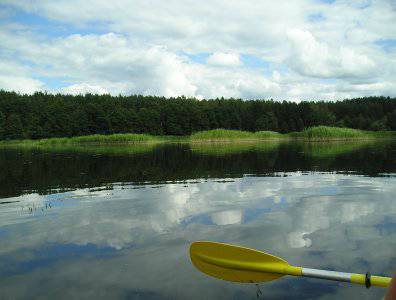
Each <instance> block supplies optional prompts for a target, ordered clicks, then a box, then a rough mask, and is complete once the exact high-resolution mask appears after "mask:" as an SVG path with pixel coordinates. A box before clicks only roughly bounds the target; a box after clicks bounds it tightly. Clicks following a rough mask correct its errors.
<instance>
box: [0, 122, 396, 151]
mask: <svg viewBox="0 0 396 300" xmlns="http://www.w3.org/2000/svg"><path fill="white" fill-rule="evenodd" d="M376 138H396V132H394V131H363V130H357V129H351V128H338V127H326V126H317V127H311V128H307V129H305V130H303V131H301V132H291V133H287V134H281V133H278V132H274V131H258V132H248V131H241V130H227V129H214V130H207V131H200V132H197V133H194V134H192V135H191V136H184V137H175V136H153V135H149V134H134V133H125V134H111V135H99V134H95V135H87V136H77V137H70V138H48V139H40V140H11V141H0V145H26V146H52V145H54V146H55V145H76V144H77V145H84V144H86V145H97V144H99V145H101V144H103V145H106V144H137V143H161V142H192V143H202V142H248V141H259V140H278V139H282V140H283V139H289V140H292V139H298V140H312V141H317V140H319V141H322V140H323V141H325V140H355V139H376Z"/></svg>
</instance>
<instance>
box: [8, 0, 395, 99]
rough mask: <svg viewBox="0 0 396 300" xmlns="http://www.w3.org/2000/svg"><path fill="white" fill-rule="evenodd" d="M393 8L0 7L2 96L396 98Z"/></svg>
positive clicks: (171, 0)
mask: <svg viewBox="0 0 396 300" xmlns="http://www.w3.org/2000/svg"><path fill="white" fill-rule="evenodd" d="M395 24H396V1H394V0H378V1H375V0H372V1H371V0H353V1H352V0H351V1H345V0H335V1H334V0H293V1H287V0H278V1H273V0H247V1H237V0H211V1H194V0H183V1H181V0H168V1H161V0H142V1H131V0H129V1H128V0H112V1H107V0H85V1H79V0H41V1H26V0H0V89H4V90H10V91H17V92H21V93H29V94H30V93H34V92H35V91H47V92H49V93H64V94H85V93H88V92H89V93H95V94H112V95H118V94H122V95H131V94H143V95H158V96H166V97H174V96H181V95H184V96H186V97H196V98H198V99H212V98H217V97H225V98H230V97H233V98H242V99H247V100H248V99H274V100H289V101H296V102H299V101H304V100H331V101H333V100H341V99H345V98H353V97H362V96H378V95H383V96H391V97H395V96H396V30H395V26H396V25H395Z"/></svg>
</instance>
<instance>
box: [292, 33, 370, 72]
mask: <svg viewBox="0 0 396 300" xmlns="http://www.w3.org/2000/svg"><path fill="white" fill-rule="evenodd" d="M287 36H288V39H289V42H290V44H291V51H290V54H289V55H290V56H289V58H288V60H287V61H288V64H289V65H290V66H291V67H292V68H293V69H295V70H296V71H297V72H299V73H300V74H302V75H306V76H312V77H323V78H343V77H368V76H369V75H372V73H374V72H375V71H376V67H377V66H376V64H375V63H374V61H372V60H371V59H369V58H368V57H367V56H366V55H362V54H358V53H357V52H356V51H355V50H353V49H351V48H348V47H343V46H341V47H330V46H329V45H328V44H326V43H323V42H319V41H317V39H316V38H315V37H314V36H313V35H312V33H311V32H309V31H305V30H300V29H292V30H289V31H288V33H287Z"/></svg>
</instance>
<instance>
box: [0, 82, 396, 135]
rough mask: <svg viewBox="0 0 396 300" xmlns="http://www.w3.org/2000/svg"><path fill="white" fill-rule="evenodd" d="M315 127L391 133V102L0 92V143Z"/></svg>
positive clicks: (395, 102) (395, 118) (394, 126)
mask: <svg viewBox="0 0 396 300" xmlns="http://www.w3.org/2000/svg"><path fill="white" fill-rule="evenodd" d="M317 125H326V126H337V127H348V128H356V129H363V130H374V131H378V130H396V98H390V97H364V98H356V99H347V100H342V101H336V102H323V101H304V102H300V103H294V102H288V101H283V102H279V101H273V100H251V101H244V100H241V99H224V98H221V99H212V100H197V99H194V98H186V97H177V98H164V97H156V96H142V95H132V96H121V95H120V96H111V95H92V94H86V95H78V96H72V95H62V94H49V93H42V92H37V93H35V94H32V95H22V94H18V93H15V92H7V91H3V90H1V91H0V140H14V139H40V138H50V137H72V136H82V135H89V134H112V133H146V134H151V135H176V136H181V135H190V134H191V133H194V132H197V131H202V130H209V129H215V128H224V129H237V130H245V131H252V132H255V131H261V130H270V131H277V132H281V133H287V132H292V131H301V130H303V129H304V128H307V127H312V126H317Z"/></svg>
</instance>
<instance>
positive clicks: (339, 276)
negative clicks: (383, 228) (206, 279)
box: [198, 254, 391, 287]
mask: <svg viewBox="0 0 396 300" xmlns="http://www.w3.org/2000/svg"><path fill="white" fill-rule="evenodd" d="M198 256H199V257H200V259H201V260H203V261H205V262H207V263H210V264H213V265H217V266H219V267H225V268H231V269H237V270H251V271H256V272H264V273H276V274H282V275H292V276H303V277H311V278H319V279H327V280H334V281H343V282H350V283H355V284H361V285H365V286H366V287H370V286H371V285H373V286H379V287H388V285H389V283H390V281H391V278H390V277H381V276H370V277H369V279H368V282H367V279H366V277H367V276H366V275H363V274H354V273H344V272H336V271H327V270H319V269H309V268H302V267H295V266H290V265H279V264H273V265H271V264H265V263H264V264H262V263H256V262H246V261H236V260H229V259H222V258H213V257H210V256H206V255H203V254H198Z"/></svg>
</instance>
